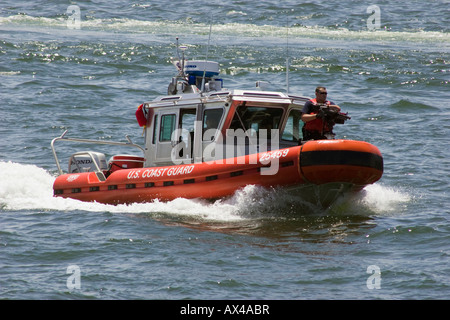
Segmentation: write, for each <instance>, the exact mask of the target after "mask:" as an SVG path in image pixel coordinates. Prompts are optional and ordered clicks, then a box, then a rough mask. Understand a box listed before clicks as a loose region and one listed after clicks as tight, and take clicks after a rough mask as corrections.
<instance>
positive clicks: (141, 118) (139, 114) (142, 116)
mask: <svg viewBox="0 0 450 320" xmlns="http://www.w3.org/2000/svg"><path fill="white" fill-rule="evenodd" d="M135 114H136V120H137V122H138V124H139V127H145V126H146V125H147V112H146V111H145V108H144V105H143V104H141V105H140V106H139V107H138V108H137V110H136V113H135Z"/></svg>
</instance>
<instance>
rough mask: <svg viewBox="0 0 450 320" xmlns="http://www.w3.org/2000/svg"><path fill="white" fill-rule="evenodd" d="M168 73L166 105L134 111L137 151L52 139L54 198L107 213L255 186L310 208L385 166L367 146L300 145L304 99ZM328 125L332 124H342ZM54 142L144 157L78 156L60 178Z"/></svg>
mask: <svg viewBox="0 0 450 320" xmlns="http://www.w3.org/2000/svg"><path fill="white" fill-rule="evenodd" d="M175 65H176V66H177V68H178V71H179V73H178V75H177V76H176V77H174V78H173V79H172V81H171V83H170V85H169V87H168V95H166V96H162V97H158V98H156V99H155V100H153V101H151V102H148V103H143V104H142V105H140V106H139V107H138V109H137V111H136V118H137V121H138V124H139V125H140V126H141V127H144V139H145V147H141V146H139V145H136V144H134V143H132V142H131V140H130V139H129V138H128V136H127V140H128V141H127V142H111V141H105V140H88V139H77V138H66V137H65V135H66V132H64V133H63V134H62V135H61V136H60V137H57V138H55V139H53V141H52V143H51V147H52V151H53V155H54V157H55V160H56V164H57V167H58V171H59V173H60V175H59V176H58V177H57V178H56V180H55V182H54V185H53V189H54V195H55V196H57V197H64V198H73V199H78V200H81V201H97V202H100V203H107V204H121V203H134V202H150V201H152V200H155V199H159V200H162V201H168V200H173V199H175V198H179V197H182V198H189V199H193V198H202V199H219V198H223V197H227V196H231V195H233V194H234V193H235V192H236V191H237V190H239V189H241V188H244V187H245V186H246V185H258V186H262V187H267V188H282V189H285V190H287V191H288V192H289V193H292V194H294V195H297V196H303V195H304V196H305V197H310V196H311V195H314V197H315V199H314V200H312V201H313V202H315V203H318V204H320V205H322V206H329V205H330V204H332V203H333V201H335V199H336V198H337V197H338V196H339V195H341V194H344V193H348V192H357V191H360V190H361V189H363V188H364V187H365V186H366V185H368V184H372V183H374V182H376V181H378V180H379V179H380V178H381V176H382V174H383V158H382V155H381V153H380V151H379V150H378V148H377V147H375V146H374V145H371V144H369V143H367V142H362V141H353V140H340V139H334V137H330V138H329V139H324V140H308V141H304V140H303V134H302V127H303V122H302V121H301V114H302V113H301V110H302V107H303V105H304V103H305V102H306V101H307V100H308V98H307V97H302V96H293V95H290V94H285V93H280V92H273V91H262V90H227V89H223V88H222V80H220V79H217V76H218V75H219V72H218V64H217V63H215V62H211V61H189V62H187V61H186V60H185V59H184V56H183V59H181V61H178V62H177V63H176V64H175ZM327 117H328V116H327ZM329 117H330V119H328V120H329V121H334V122H333V124H334V123H344V121H345V120H347V119H349V117H347V116H346V115H344V114H340V117H341V118H340V120H339V121H338V120H336V119H337V118H332V117H336V114H332V115H329ZM328 120H327V121H328ZM57 141H75V142H78V143H88V144H103V145H114V146H116V147H120V148H122V147H127V148H129V147H133V148H137V149H140V151H141V152H142V153H143V154H142V155H134V154H133V155H129V154H118V155H113V156H112V157H111V158H110V160H109V161H108V162H107V161H106V157H105V154H103V153H100V152H94V151H82V152H77V153H74V154H72V155H71V156H70V159H69V168H68V173H64V172H63V171H62V169H61V166H60V163H59V159H58V157H57V153H56V150H55V146H54V144H55V142H57Z"/></svg>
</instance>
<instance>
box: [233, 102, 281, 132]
mask: <svg viewBox="0 0 450 320" xmlns="http://www.w3.org/2000/svg"><path fill="white" fill-rule="evenodd" d="M282 115H283V109H282V108H275V107H255V106H246V105H240V106H238V107H237V108H236V112H235V114H234V117H233V120H232V121H231V124H230V129H234V130H236V129H243V130H244V131H247V130H249V129H253V130H255V131H259V130H260V129H266V130H269V131H268V132H269V133H270V129H278V128H279V127H280V122H281V117H282Z"/></svg>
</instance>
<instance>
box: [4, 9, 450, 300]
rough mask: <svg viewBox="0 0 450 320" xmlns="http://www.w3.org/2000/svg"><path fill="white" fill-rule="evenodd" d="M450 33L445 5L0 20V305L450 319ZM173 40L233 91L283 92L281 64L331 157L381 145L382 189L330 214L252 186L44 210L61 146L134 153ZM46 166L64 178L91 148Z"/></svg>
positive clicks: (73, 12)
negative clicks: (130, 147) (185, 303)
mask: <svg viewBox="0 0 450 320" xmlns="http://www.w3.org/2000/svg"><path fill="white" fill-rule="evenodd" d="M70 5H72V6H75V7H69V6H70ZM372 5H376V6H377V7H375V9H372V8H373V7H371V6H372ZM77 10H79V11H77ZM210 27H211V39H210V47H209V50H208V40H209V30H210ZM449 28H450V3H449V2H448V1H444V0H441V1H439V0H435V1H408V2H398V1H391V0H384V1H378V2H376V3H370V2H367V3H362V2H355V1H348V0H345V1H326V2H323V1H308V2H301V3H300V2H298V1H264V0H263V1H258V2H256V3H255V2H245V1H225V2H220V1H172V2H171V4H170V6H169V5H167V3H164V2H157V1H120V2H118V1H116V2H112V1H80V2H69V1H52V2H51V4H49V2H48V1H33V2H29V1H10V0H3V1H2V2H1V3H0V119H1V124H0V137H1V138H0V299H13V300H15V299H149V300H153V299H167V300H181V299H196V300H197V299H198V300H204V299H213V300H228V299H238V300H240V299H243V300H247V299H271V300H299V299H306V300H310V299H311V300H312V299H330V300H334V299H344V300H351V299H362V300H371V299H399V300H406V299H419V300H422V299H449V298H450V267H449V262H450V259H449V257H450V223H449V222H450V215H449V213H450V209H449V204H450V195H449V191H448V189H449V187H450V170H449V167H450V160H449V158H450V151H449V149H450V148H449V144H448V139H449V136H450V131H449V128H450V125H449V120H450V111H449V107H450V106H449V102H450V90H449V89H450V55H449V54H450V34H449V32H450V29H449ZM176 37H179V41H180V44H184V45H188V49H187V51H186V54H187V56H188V57H190V58H197V59H204V58H205V57H206V53H207V52H208V57H207V58H208V59H210V60H214V61H217V62H219V63H220V68H221V76H222V78H223V80H224V86H225V87H227V88H236V89H239V88H245V89H251V88H254V87H255V82H256V81H258V80H264V81H267V82H269V85H270V87H271V88H272V89H273V90H280V91H285V90H286V88H287V85H286V59H287V58H288V59H289V92H290V93H295V94H302V95H307V96H313V94H314V88H315V87H316V86H318V85H324V86H326V87H327V89H328V92H329V98H330V99H331V100H333V101H334V102H336V103H337V104H339V105H340V106H341V108H342V109H343V111H344V112H349V115H350V116H351V117H352V119H351V120H350V121H348V122H347V123H346V124H345V125H338V126H337V127H336V128H335V132H336V133H337V135H338V137H340V138H347V139H355V140H363V141H367V142H370V143H372V144H374V145H376V146H377V147H378V148H379V149H380V151H381V152H382V154H383V156H384V168H385V169H384V175H383V177H382V179H381V180H380V181H378V182H377V183H375V184H373V185H370V186H368V187H366V188H365V189H364V190H363V191H362V192H361V193H360V194H358V195H357V196H356V197H353V198H344V199H341V200H340V201H339V202H338V203H336V204H335V205H334V206H333V207H331V208H329V209H326V210H324V209H319V208H316V207H313V206H310V205H307V204H306V203H304V202H302V201H300V200H298V199H292V198H290V197H288V196H287V195H285V194H283V193H282V192H280V191H277V190H265V189H261V188H258V187H255V186H247V187H246V188H245V189H243V190H240V191H238V192H236V194H235V195H234V196H232V197H230V198H228V199H222V200H220V201H216V202H206V201H199V200H186V199H177V200H174V201H171V202H166V203H164V202H159V201H155V202H153V203H146V204H131V205H118V206H110V205H102V204H98V203H83V202H79V201H75V200H70V199H60V198H54V197H53V196H52V183H53V181H54V179H55V177H56V175H57V168H56V164H55V162H54V159H53V156H52V152H51V148H50V142H51V140H52V139H53V138H55V137H57V136H60V135H61V134H62V133H63V132H64V131H65V130H69V132H68V134H67V135H68V136H70V137H79V138H90V139H104V140H113V141H126V140H125V135H129V136H130V138H131V139H132V140H133V142H135V143H139V144H143V137H142V129H141V128H139V126H138V125H137V123H136V120H135V116H134V111H135V110H136V108H137V106H138V105H139V104H141V103H142V102H144V101H149V100H152V99H153V98H154V97H156V96H158V95H162V94H165V93H166V90H167V85H168V83H169V80H170V79H171V77H172V76H173V75H174V74H175V70H174V68H173V66H172V65H171V63H170V62H169V61H170V57H171V56H175V54H176V51H175V49H176V47H175V39H176ZM57 147H58V149H57V150H58V155H59V156H60V159H61V160H62V164H63V169H64V170H65V169H66V167H65V166H64V163H66V162H64V161H66V160H64V159H66V158H68V156H69V155H70V154H71V153H73V152H75V151H79V150H84V149H85V148H86V146H82V145H79V144H77V143H74V144H70V143H67V144H61V145H58V146H57ZM99 151H102V150H99ZM118 151H119V150H115V149H114V148H112V149H109V150H106V151H105V153H106V154H107V155H113V154H116V153H117V152H118Z"/></svg>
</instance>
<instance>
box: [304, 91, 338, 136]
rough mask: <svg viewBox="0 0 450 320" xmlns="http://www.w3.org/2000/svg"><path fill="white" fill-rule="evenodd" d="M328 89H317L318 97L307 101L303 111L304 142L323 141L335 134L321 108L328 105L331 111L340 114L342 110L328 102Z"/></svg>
mask: <svg viewBox="0 0 450 320" xmlns="http://www.w3.org/2000/svg"><path fill="white" fill-rule="evenodd" d="M327 94H328V92H327V89H326V88H325V87H317V88H316V97H315V98H314V99H311V100H308V101H306V103H305V105H304V106H303V109H302V120H303V122H304V123H305V125H304V126H303V140H321V139H328V138H327V135H330V134H331V135H332V136H334V134H333V127H330V126H329V124H328V123H327V121H324V119H323V115H324V114H323V111H322V110H321V109H320V106H322V105H326V106H327V107H329V108H330V109H334V110H335V111H337V112H339V111H340V110H341V108H340V107H339V106H338V105H335V104H334V103H333V102H332V101H328V100H327Z"/></svg>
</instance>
